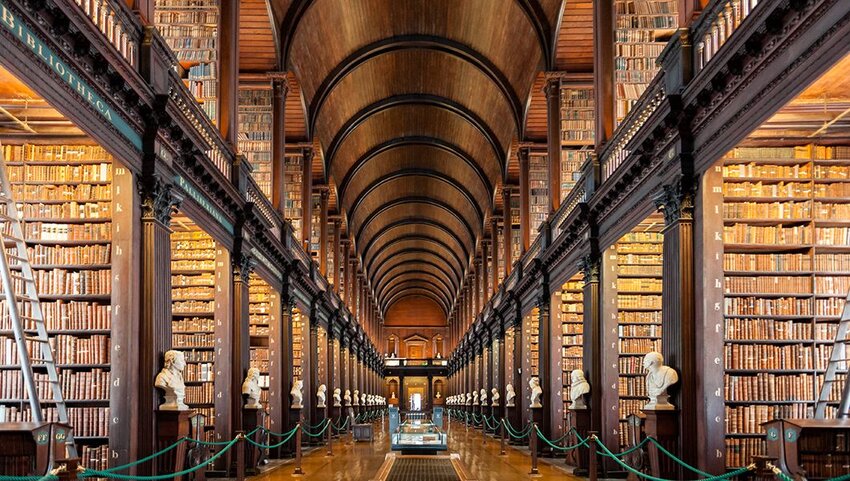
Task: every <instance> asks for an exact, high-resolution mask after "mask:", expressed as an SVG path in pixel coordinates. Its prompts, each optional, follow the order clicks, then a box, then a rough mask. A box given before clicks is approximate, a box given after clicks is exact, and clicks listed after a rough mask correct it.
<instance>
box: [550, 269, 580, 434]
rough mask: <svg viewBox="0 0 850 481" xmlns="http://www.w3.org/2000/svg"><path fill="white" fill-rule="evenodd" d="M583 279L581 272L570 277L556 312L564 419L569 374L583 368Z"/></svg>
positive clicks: (566, 408) (561, 294)
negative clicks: (559, 328)
mask: <svg viewBox="0 0 850 481" xmlns="http://www.w3.org/2000/svg"><path fill="white" fill-rule="evenodd" d="M583 289H584V280H583V278H582V274H576V275H574V276H573V277H571V278H570V280H568V281H567V282H566V283H564V285H563V286H561V292H560V294H559V295H560V300H561V302H560V306H559V309H558V312H557V315H558V316H559V319H560V321H561V332H560V336H561V386H562V398H563V401H564V419H565V420H566V417H567V414H568V413H569V410H568V408H569V407H570V387H571V382H570V381H571V374H572V371H573V370H574V369H583V368H584V366H583V364H582V351H583V346H584V335H583V334H584V292H583Z"/></svg>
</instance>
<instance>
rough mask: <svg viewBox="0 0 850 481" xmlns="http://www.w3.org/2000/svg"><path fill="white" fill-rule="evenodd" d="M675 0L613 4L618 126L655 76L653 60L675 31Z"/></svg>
mask: <svg viewBox="0 0 850 481" xmlns="http://www.w3.org/2000/svg"><path fill="white" fill-rule="evenodd" d="M677 4H678V2H676V1H674V0H615V2H614V15H615V18H616V20H615V22H616V30H615V32H614V49H615V51H614V76H615V77H614V84H615V87H616V93H615V95H616V107H615V118H616V120H617V123H620V122H621V121H622V120H623V119H624V118H625V117H626V115H627V114H628V113H629V110H631V108H632V106H634V104H635V103H636V102H637V100H638V99H639V98H640V96H641V94H643V92H644V91H645V90H646V87H647V85H649V83H650V82H652V79H653V78H654V77H655V74H656V73H658V70H659V68H658V66H657V65H656V64H655V60H656V59H657V58H658V56H659V55H660V54H661V51H662V50H664V46H665V45H666V44H667V39H668V38H669V37H670V35H671V33H672V31H673V30H674V29H675V28H677V27H678V21H679V20H678V7H677Z"/></svg>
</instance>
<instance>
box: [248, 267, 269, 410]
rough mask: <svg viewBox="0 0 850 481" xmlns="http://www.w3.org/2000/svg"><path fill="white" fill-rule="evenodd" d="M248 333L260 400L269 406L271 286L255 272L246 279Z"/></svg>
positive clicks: (265, 405)
mask: <svg viewBox="0 0 850 481" xmlns="http://www.w3.org/2000/svg"><path fill="white" fill-rule="evenodd" d="M248 312H249V316H248V334H249V336H250V339H251V343H250V358H251V367H253V368H257V369H259V370H260V388H261V389H262V391H261V393H260V402H261V403H262V405H263V406H264V407H265V408H266V409H268V406H269V376H270V370H269V354H270V353H269V347H270V346H269V332H270V330H271V323H272V287H271V286H270V285H269V284H268V283H267V282H266V281H264V280H263V279H262V278H260V277H259V276H258V275H256V274H251V278H250V279H249V280H248Z"/></svg>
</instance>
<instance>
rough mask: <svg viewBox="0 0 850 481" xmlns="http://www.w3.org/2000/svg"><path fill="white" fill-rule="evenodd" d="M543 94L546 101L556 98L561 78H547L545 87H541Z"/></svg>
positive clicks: (559, 92) (559, 90)
mask: <svg viewBox="0 0 850 481" xmlns="http://www.w3.org/2000/svg"><path fill="white" fill-rule="evenodd" d="M543 93H544V94H546V98H547V99H551V98H553V97H557V96H559V95H560V94H561V78H560V77H557V76H548V77H547V78H546V85H544V86H543Z"/></svg>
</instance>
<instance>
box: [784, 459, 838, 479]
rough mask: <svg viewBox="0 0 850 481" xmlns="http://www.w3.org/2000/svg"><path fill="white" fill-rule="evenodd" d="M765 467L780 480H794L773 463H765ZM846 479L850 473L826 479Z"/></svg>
mask: <svg viewBox="0 0 850 481" xmlns="http://www.w3.org/2000/svg"><path fill="white" fill-rule="evenodd" d="M767 467H768V468H770V470H771V471H773V474H774V475H775V476H776V477H777V478H779V479H780V480H781V481H794V478H792V477H791V476H788V475H787V474H785V473H783V472H782V470H781V469H779V468H778V467H776V466H775V465H774V464H773V463H767ZM848 480H850V474H842V475H841V476H837V477H835V478H829V479H827V480H826V481H848Z"/></svg>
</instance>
